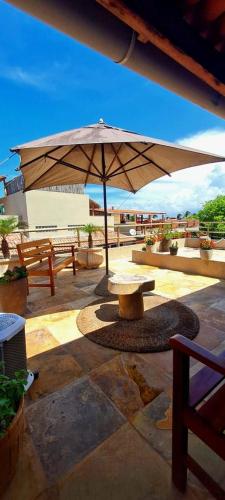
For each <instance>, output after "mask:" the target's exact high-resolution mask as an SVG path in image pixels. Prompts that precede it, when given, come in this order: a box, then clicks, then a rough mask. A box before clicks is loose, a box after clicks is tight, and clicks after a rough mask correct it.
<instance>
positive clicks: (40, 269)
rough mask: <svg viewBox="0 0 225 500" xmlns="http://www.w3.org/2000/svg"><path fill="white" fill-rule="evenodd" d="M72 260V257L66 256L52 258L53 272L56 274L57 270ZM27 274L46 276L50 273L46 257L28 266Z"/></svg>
mask: <svg viewBox="0 0 225 500" xmlns="http://www.w3.org/2000/svg"><path fill="white" fill-rule="evenodd" d="M72 262H73V257H67V258H66V259H65V258H64V257H56V258H53V260H52V266H53V269H52V272H53V274H57V273H58V272H59V271H61V270H62V269H64V268H65V267H67V265H68V264H71V263H72ZM28 274H29V276H48V275H49V274H50V272H49V262H48V259H46V260H45V261H44V262H40V263H38V264H36V265H34V266H33V267H31V268H28Z"/></svg>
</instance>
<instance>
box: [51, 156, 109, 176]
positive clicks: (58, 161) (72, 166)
mask: <svg viewBox="0 0 225 500" xmlns="http://www.w3.org/2000/svg"><path fill="white" fill-rule="evenodd" d="M46 156H47V158H50V159H51V160H55V161H56V163H55V164H56V165H57V163H61V165H64V166H65V167H69V168H73V170H78V171H79V172H82V173H83V174H87V170H84V168H81V167H78V165H72V164H71V163H68V162H67V161H64V160H58V159H57V158H54V157H53V156H49V155H46ZM91 175H94V177H97V178H98V179H101V176H100V175H98V174H95V173H94V172H92V173H91Z"/></svg>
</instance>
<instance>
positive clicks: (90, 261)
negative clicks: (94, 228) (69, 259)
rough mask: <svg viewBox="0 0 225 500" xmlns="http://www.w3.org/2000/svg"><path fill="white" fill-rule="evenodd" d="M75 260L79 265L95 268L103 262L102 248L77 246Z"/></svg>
mask: <svg viewBox="0 0 225 500" xmlns="http://www.w3.org/2000/svg"><path fill="white" fill-rule="evenodd" d="M77 260H78V262H79V264H80V266H81V267H84V268H86V269H97V268H98V267H99V266H100V265H101V264H102V262H103V255H102V248H79V249H78V253H77Z"/></svg>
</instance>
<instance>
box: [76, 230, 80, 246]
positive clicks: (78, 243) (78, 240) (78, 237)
mask: <svg viewBox="0 0 225 500" xmlns="http://www.w3.org/2000/svg"><path fill="white" fill-rule="evenodd" d="M77 246H78V247H80V229H78V227H77Z"/></svg>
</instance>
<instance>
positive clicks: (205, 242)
mask: <svg viewBox="0 0 225 500" xmlns="http://www.w3.org/2000/svg"><path fill="white" fill-rule="evenodd" d="M213 248H214V243H213V241H212V240H211V239H210V238H207V239H200V257H201V259H203V260H211V258H212V255H213Z"/></svg>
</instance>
